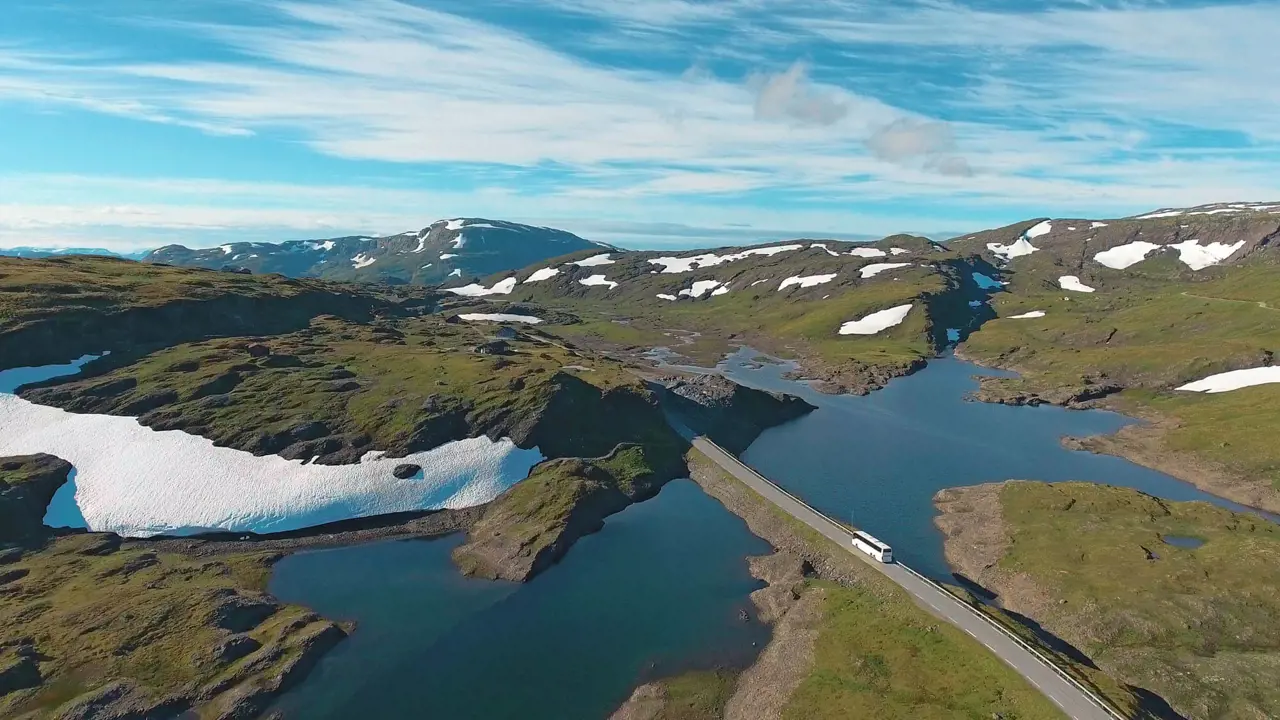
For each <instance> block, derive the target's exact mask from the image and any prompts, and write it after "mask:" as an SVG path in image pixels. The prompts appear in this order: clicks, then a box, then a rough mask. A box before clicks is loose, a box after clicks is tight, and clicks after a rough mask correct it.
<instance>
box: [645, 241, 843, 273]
mask: <svg viewBox="0 0 1280 720" xmlns="http://www.w3.org/2000/svg"><path fill="white" fill-rule="evenodd" d="M815 244H817V243H815ZM811 247H812V246H811ZM823 247H824V248H825V247H826V246H823ZM802 248H804V245H770V246H769V247H759V248H748V249H746V250H743V251H741V252H736V253H730V254H728V255H716V254H715V253H703V254H702V255H693V256H690V257H659V258H653V259H651V260H649V262H650V263H652V264H654V265H661V266H662V272H664V273H683V272H689V271H690V270H697V269H699V268H709V267H714V266H716V265H719V264H721V263H727V262H737V261H739V260H745V259H746V258H749V257H753V256H765V257H772V256H774V255H777V254H778V253H782V252H790V251H792V250H800V249H802ZM828 252H829V251H828ZM837 254H838V253H837Z"/></svg>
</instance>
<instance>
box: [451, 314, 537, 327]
mask: <svg viewBox="0 0 1280 720" xmlns="http://www.w3.org/2000/svg"><path fill="white" fill-rule="evenodd" d="M458 317H460V318H462V319H463V320H468V321H471V322H477V321H478V322H513V323H529V324H530V325H537V324H538V323H540V322H542V318H536V317H534V316H532V315H508V314H507V313H463V314H462V315H459V316H458Z"/></svg>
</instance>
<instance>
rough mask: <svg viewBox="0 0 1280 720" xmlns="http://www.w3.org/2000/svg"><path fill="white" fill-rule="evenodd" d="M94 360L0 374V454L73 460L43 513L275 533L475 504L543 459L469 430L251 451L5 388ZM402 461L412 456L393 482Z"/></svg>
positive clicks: (120, 526) (121, 526) (130, 526)
mask: <svg viewBox="0 0 1280 720" xmlns="http://www.w3.org/2000/svg"><path fill="white" fill-rule="evenodd" d="M92 359H94V358H93V356H85V357H82V358H80V359H78V360H76V361H75V362H73V363H70V364H68V365H58V366H48V367H41V368H16V369H12V370H6V371H4V372H0V456H3V455H29V454H33V453H41V452H43V453H49V454H51V455H56V456H58V457H61V458H63V459H64V460H66V461H68V462H70V463H71V464H72V465H74V466H75V475H74V487H72V483H68V485H66V486H64V487H63V489H62V490H60V491H59V493H58V496H57V497H55V498H54V502H53V503H52V504H51V505H50V512H49V519H50V520H51V521H52V520H56V519H58V518H65V517H68V516H75V515H77V513H76V512H74V509H70V508H69V507H68V506H69V505H70V504H71V503H70V502H68V501H69V500H70V497H69V496H70V494H71V492H73V491H74V504H75V506H77V507H78V510H79V513H78V515H80V516H82V517H83V518H84V521H85V525H86V526H87V527H89V528H90V529H92V530H107V531H112V532H116V533H119V534H121V535H127V536H147V535H154V534H157V533H166V534H189V533H192V532H199V531H202V530H211V529H217V530H231V531H238V532H239V531H253V532H278V531H283V530H295V529H298V528H303V527H308V526H312V525H318V524H322V523H327V522H333V521H336V520H345V519H348V518H355V517H364V516H368V515H378V514H383V513H391V512H402V511H409V510H425V509H435V508H461V507H469V506H472V505H479V504H481V503H485V502H488V501H490V500H492V499H493V498H495V497H497V496H498V494H499V493H501V492H502V491H503V490H505V489H507V488H509V487H511V486H512V485H514V484H515V483H517V482H519V481H520V480H522V479H524V478H525V477H526V476H527V475H528V474H529V470H530V469H531V468H532V467H533V466H534V465H536V464H537V463H539V462H541V461H542V460H543V459H544V458H543V456H542V453H541V452H539V451H538V450H537V449H536V448H534V449H532V450H521V449H520V448H518V447H516V446H515V444H514V443H513V442H511V440H509V439H505V438H504V439H502V440H498V441H496V442H495V441H492V440H490V439H489V438H487V437H484V436H481V437H478V438H470V439H467V440H459V441H456V442H451V443H447V444H445V445H441V446H440V447H437V448H435V449H432V450H428V451H426V452H419V453H413V454H412V455H408V456H406V457H404V458H395V459H393V458H384V457H382V456H381V453H377V452H371V453H368V454H367V455H365V457H364V458H362V459H361V462H360V463H358V464H354V465H307V464H303V461H301V460H285V459H284V458H282V457H280V456H278V455H268V456H264V457H257V456H255V455H253V454H251V453H247V452H244V451H242V450H234V449H232V448H225V447H216V446H214V444H213V442H212V441H210V440H207V439H205V438H202V437H199V436H197V435H189V434H187V433H185V432H182V431H180V430H166V431H161V432H158V431H155V430H152V429H150V428H148V427H144V426H142V425H139V424H138V422H137V421H136V420H135V419H134V418H130V417H116V416H112V415H86V414H76V413H69V412H66V411H65V410H61V409H59V408H54V407H47V406H44V405H36V404H34V403H30V402H28V401H26V400H23V399H22V398H20V397H17V396H16V395H14V394H13V391H14V390H15V389H16V388H17V387H18V386H19V385H22V384H26V383H31V382H36V381H39V380H45V379H49V378H53V377H59V376H63V375H74V374H76V373H78V372H79V371H80V366H82V365H84V364H85V363H87V362H89V361H90V360H92ZM401 463H411V464H414V465H420V466H421V467H422V472H420V473H418V475H417V476H416V477H413V478H410V479H407V480H400V479H397V478H396V477H395V476H394V475H393V474H392V470H393V469H394V468H395V466H396V465H399V464H401Z"/></svg>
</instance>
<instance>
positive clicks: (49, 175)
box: [0, 0, 1280, 250]
mask: <svg viewBox="0 0 1280 720" xmlns="http://www.w3.org/2000/svg"><path fill="white" fill-rule="evenodd" d="M4 8H5V9H4V21H3V22H2V23H0V246H20V245H34V246H51V247H70V246H88V247H105V248H109V249H115V250H131V249H139V248H144V247H155V246H159V245H163V244H167V243H182V244H186V245H189V246H193V247H200V246H210V245H216V244H221V243H224V242H228V241H233V240H255V241H263V240H289V239H300V238H317V237H333V236H341V235H348V234H391V233H395V232H401V231H405V230H410V229H416V228H421V227H424V226H425V225H427V224H429V223H431V222H432V221H434V220H436V219H440V218H452V217H488V218H497V219H505V220H513V221H517V222H530V223H533V224H538V225H549V226H554V227H560V228H564V229H566V230H570V231H573V232H576V233H578V234H580V235H583V236H584V237H588V238H590V239H594V240H601V241H605V242H611V243H616V244H619V245H623V246H626V247H635V248H663V247H671V248H678V247H693V246H698V245H709V244H714V245H724V244H739V243H748V242H756V241H759V240H764V239H774V238H781V237H795V236H808V237H836V238H847V239H858V238H870V237H879V236H883V235H887V234H891V233H895V232H916V233H921V234H926V235H930V236H931V237H935V238H939V239H941V238H945V237H949V236H951V235H956V234H960V233H963V232H968V231H971V230H976V229H981V228H985V227H996V226H1000V225H1005V224H1008V223H1011V222H1015V221H1018V220H1022V219H1028V218H1035V217H1087V218H1109V217H1122V216H1126V215H1132V214H1137V213H1141V212H1144V211H1149V210H1152V209H1155V208H1160V207H1181V206H1189V205H1196V204H1201V203H1209V202H1222V201H1246V200H1248V201H1270V200H1276V199H1280V121H1278V120H1277V119H1278V118H1280V42H1277V41H1276V39H1275V29H1276V28H1280V0H1273V1H1271V2H1240V3H1236V2H1192V1H1189V0H1164V1H1155V0H1123V1H1119V0H1037V1H1035V2H1031V1H1029V0H963V1H961V0H714V1H710V0H708V1H702V0H183V2H160V1H159V0H5V3H4Z"/></svg>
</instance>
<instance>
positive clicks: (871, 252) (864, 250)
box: [849, 247, 886, 258]
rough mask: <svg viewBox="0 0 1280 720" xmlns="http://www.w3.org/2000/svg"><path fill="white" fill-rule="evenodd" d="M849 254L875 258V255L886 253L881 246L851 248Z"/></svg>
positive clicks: (882, 255) (879, 255)
mask: <svg viewBox="0 0 1280 720" xmlns="http://www.w3.org/2000/svg"><path fill="white" fill-rule="evenodd" d="M849 254H850V255H853V256H854V257H864V258H874V257H884V256H885V254H886V253H885V251H883V250H881V249H880V248H873V247H858V248H854V249H852V250H850V251H849Z"/></svg>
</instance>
